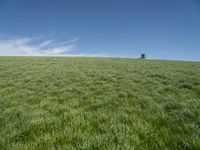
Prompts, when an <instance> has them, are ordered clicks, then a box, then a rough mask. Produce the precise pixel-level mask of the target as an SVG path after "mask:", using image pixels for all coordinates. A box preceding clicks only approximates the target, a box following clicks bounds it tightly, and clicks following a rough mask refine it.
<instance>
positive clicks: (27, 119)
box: [0, 57, 200, 150]
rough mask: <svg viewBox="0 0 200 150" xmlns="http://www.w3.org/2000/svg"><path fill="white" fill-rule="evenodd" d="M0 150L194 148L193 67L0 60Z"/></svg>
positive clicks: (197, 104)
mask: <svg viewBox="0 0 200 150" xmlns="http://www.w3.org/2000/svg"><path fill="white" fill-rule="evenodd" d="M0 149H2V150H4V149H9V150H10V149H17V150H23V149H28V150H31V149H37V150H38V149H41V150H44V149H69V150H73V149H91V150H94V149H99V150H103V149H109V150H110V149H114V150H115V149H123V150H128V149H144V150H145V149H157V150H161V149H193V150H195V149H196V150H197V149H200V63H197V62H196V63H195V62H181V61H179V62H178V61H158V60H136V59H114V58H56V57H51V58H50V57H0Z"/></svg>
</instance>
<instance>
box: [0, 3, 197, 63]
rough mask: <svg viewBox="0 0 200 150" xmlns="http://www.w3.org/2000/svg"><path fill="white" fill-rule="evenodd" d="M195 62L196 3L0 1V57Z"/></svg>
mask: <svg viewBox="0 0 200 150" xmlns="http://www.w3.org/2000/svg"><path fill="white" fill-rule="evenodd" d="M141 53H146V54H147V55H148V57H150V58H155V59H178V60H192V61H200V0H0V55H2V56H3V55H23V56H24V55H25V56H26V55H27V56H29V55H35V56H37V55H48V56H49V55H50V56H52V55H56V56H57V55H59V56H60V55H61V56H62V55H67V56H113V57H133V58H134V57H139V56H140V54H141Z"/></svg>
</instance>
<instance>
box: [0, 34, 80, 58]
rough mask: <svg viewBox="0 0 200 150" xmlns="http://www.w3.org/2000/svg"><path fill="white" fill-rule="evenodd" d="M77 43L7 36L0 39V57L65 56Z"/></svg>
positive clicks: (75, 41)
mask: <svg viewBox="0 0 200 150" xmlns="http://www.w3.org/2000/svg"><path fill="white" fill-rule="evenodd" d="M78 41H79V38H75V39H71V40H68V41H58V40H56V39H54V38H53V37H52V36H51V37H50V38H48V39H47V38H46V39H39V40H38V39H37V38H30V37H16V36H13V37H10V36H9V37H4V38H0V56H65V55H68V54H69V52H72V51H74V50H75V49H76V44H77V42H78Z"/></svg>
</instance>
